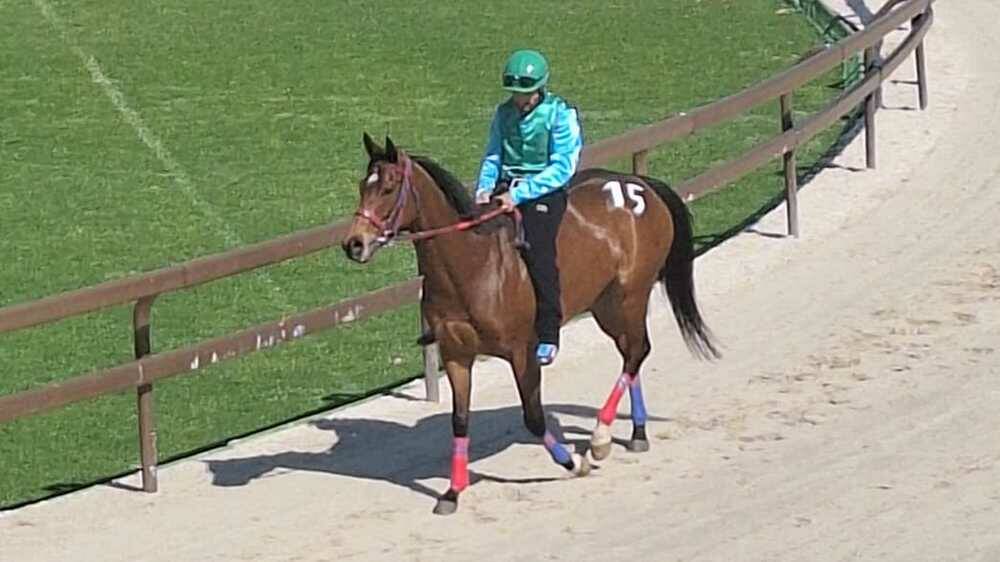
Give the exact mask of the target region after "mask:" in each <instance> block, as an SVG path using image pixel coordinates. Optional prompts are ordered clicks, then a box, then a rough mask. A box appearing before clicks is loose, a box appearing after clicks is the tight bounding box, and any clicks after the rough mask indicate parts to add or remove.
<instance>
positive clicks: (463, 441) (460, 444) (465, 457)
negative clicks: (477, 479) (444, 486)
mask: <svg viewBox="0 0 1000 562" xmlns="http://www.w3.org/2000/svg"><path fill="white" fill-rule="evenodd" d="M468 486H469V438H468V437H456V438H455V441H454V445H453V448H452V451H451V489H452V490H455V491H456V492H461V491H462V490H464V489H466V488H467V487H468Z"/></svg>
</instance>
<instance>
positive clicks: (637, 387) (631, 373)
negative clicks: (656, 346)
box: [590, 286, 650, 460]
mask: <svg viewBox="0 0 1000 562" xmlns="http://www.w3.org/2000/svg"><path fill="white" fill-rule="evenodd" d="M633 295H635V296H633ZM648 295H649V291H648V290H646V291H642V292H639V291H632V292H631V293H630V294H629V297H627V298H626V297H622V290H621V288H620V287H619V286H615V287H611V288H609V290H608V291H606V292H605V294H604V295H602V296H601V298H600V299H599V300H598V301H597V302H596V303H595V304H594V306H593V307H591V311H592V312H593V314H594V319H595V320H597V324H598V325H599V326H600V327H601V330H603V331H604V333H606V334H608V335H609V336H610V337H611V339H612V340H614V342H615V346H616V347H617V348H618V352H619V353H621V355H622V362H623V365H622V373H621V375H620V376H619V377H618V380H617V381H616V382H615V386H614V387H613V388H612V389H611V394H610V395H608V398H607V400H605V402H604V406H603V407H602V408H601V410H600V412H599V413H598V415H597V427H596V428H594V433H593V435H592V436H591V439H590V453H591V455H593V457H594V459H596V460H601V459H604V458H606V457H607V456H608V455H609V454H611V424H612V423H614V421H615V418H616V417H617V415H618V402H619V401H620V400H621V397H622V395H623V394H624V393H625V390H626V389H628V391H629V398H630V401H631V405H632V439H631V441H629V443H628V449H629V450H630V451H636V452H640V451H648V450H649V440H648V439H647V438H646V403H645V400H644V399H643V396H642V386H641V384H640V382H639V369H640V368H641V367H642V363H643V361H645V360H646V357H647V356H649V350H650V344H649V334H648V332H647V331H646V309H647V306H648V302H649V301H648Z"/></svg>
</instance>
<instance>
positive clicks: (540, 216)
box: [518, 189, 566, 345]
mask: <svg viewBox="0 0 1000 562" xmlns="http://www.w3.org/2000/svg"><path fill="white" fill-rule="evenodd" d="M518 209H520V211H521V216H522V219H523V223H522V226H523V228H524V238H525V241H526V242H527V243H528V246H529V247H528V250H527V251H524V252H522V255H523V256H524V261H525V263H526V264H527V266H528V273H529V274H530V275H531V283H532V285H533V286H534V288H535V301H536V303H537V305H536V309H537V311H536V313H535V331H536V332H537V334H538V341H539V342H542V343H552V344H556V345H559V326H560V325H561V324H562V306H561V304H560V292H559V268H558V267H557V266H556V235H557V234H559V223H560V222H562V217H563V213H565V212H566V191H565V190H562V189H560V190H558V191H556V192H555V193H550V194H549V195H546V196H544V197H540V198H538V199H533V200H531V201H527V202H525V203H522V204H521V205H519V206H518Z"/></svg>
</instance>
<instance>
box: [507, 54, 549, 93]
mask: <svg viewBox="0 0 1000 562" xmlns="http://www.w3.org/2000/svg"><path fill="white" fill-rule="evenodd" d="M548 81H549V62H548V61H547V60H545V57H544V56H543V55H542V53H539V52H538V51H535V50H532V49H521V50H520V51H514V52H513V53H512V54H511V55H510V58H509V59H507V64H506V65H505V66H504V67H503V89H504V90H507V91H508V92H517V93H521V94H528V93H531V92H534V91H535V90H540V89H541V88H542V87H543V86H545V84H546V83H547V82H548Z"/></svg>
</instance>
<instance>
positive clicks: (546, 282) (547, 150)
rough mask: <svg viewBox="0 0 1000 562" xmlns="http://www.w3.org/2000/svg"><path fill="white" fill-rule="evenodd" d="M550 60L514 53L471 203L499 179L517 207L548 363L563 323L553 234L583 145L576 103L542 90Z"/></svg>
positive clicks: (509, 204)
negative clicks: (507, 95) (506, 96)
mask: <svg viewBox="0 0 1000 562" xmlns="http://www.w3.org/2000/svg"><path fill="white" fill-rule="evenodd" d="M548 80H549V64H548V61H546V60H545V57H544V56H542V54H541V53H539V52H538V51H534V50H519V51H515V52H514V53H512V54H511V55H510V58H509V59H508V60H507V64H506V66H505V67H504V71H503V88H504V89H505V90H507V91H508V92H511V97H510V99H508V100H507V101H506V102H504V103H502V104H500V105H499V106H497V108H496V113H495V114H494V116H493V122H492V123H491V124H490V133H489V141H488V143H487V145H486V155H485V156H484V157H483V162H482V165H481V167H480V170H479V181H478V183H477V188H476V203H478V204H481V205H482V204H487V203H489V202H490V200H491V198H492V196H493V192H494V189H496V187H497V185H498V184H506V185H507V186H508V187H509V189H508V190H507V191H506V192H504V193H498V194H497V196H496V199H497V200H498V201H500V203H501V205H503V206H504V207H506V208H508V209H513V208H514V207H515V206H516V207H517V208H518V209H519V210H520V211H521V215H522V218H523V228H524V235H525V241H526V242H527V243H528V248H527V249H526V250H525V251H524V253H523V257H524V261H525V264H526V265H527V266H528V273H529V274H530V275H531V282H532V285H533V286H534V290H535V300H536V302H537V305H536V310H537V312H536V313H535V332H536V333H537V335H538V348H537V350H536V355H537V357H538V362H539V364H541V365H549V364H551V363H552V362H553V361H554V360H555V357H556V354H557V353H558V351H559V327H560V325H561V324H562V306H561V304H560V291H559V270H558V268H557V267H556V235H557V234H558V232H559V223H560V221H561V220H562V216H563V213H564V212H565V211H566V199H567V196H566V190H565V187H566V185H567V184H568V183H569V181H570V178H572V177H573V174H574V173H575V172H576V167H577V164H578V163H579V161H580V151H581V149H582V148H583V135H582V133H581V130H580V120H579V116H578V115H577V111H576V109H575V108H573V107H571V106H569V105H568V104H567V103H566V101H565V100H563V99H562V98H560V97H559V96H557V95H555V94H553V93H551V92H548V91H546V90H545V84H546V83H547V82H548Z"/></svg>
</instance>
